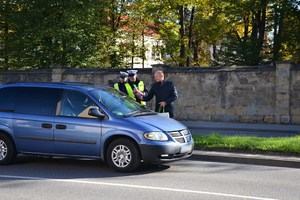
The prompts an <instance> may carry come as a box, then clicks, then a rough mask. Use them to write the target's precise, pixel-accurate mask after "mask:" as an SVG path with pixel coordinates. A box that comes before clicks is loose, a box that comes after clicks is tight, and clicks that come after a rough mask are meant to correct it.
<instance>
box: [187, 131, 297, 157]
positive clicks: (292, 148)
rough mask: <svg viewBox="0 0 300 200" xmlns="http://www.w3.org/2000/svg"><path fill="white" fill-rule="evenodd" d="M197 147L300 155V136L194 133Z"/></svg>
mask: <svg viewBox="0 0 300 200" xmlns="http://www.w3.org/2000/svg"><path fill="white" fill-rule="evenodd" d="M193 138H194V140H195V149H198V150H223V151H239V152H241V151H242V152H253V153H257V152H268V153H284V154H293V155H300V136H296V137H276V138H261V137H249V136H221V135H219V134H212V135H209V136H201V135H193Z"/></svg>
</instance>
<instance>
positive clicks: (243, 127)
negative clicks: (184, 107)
mask: <svg viewBox="0 0 300 200" xmlns="http://www.w3.org/2000/svg"><path fill="white" fill-rule="evenodd" d="M180 122H181V123H183V124H184V125H185V126H187V127H188V128H189V129H190V131H191V132H192V133H193V134H202V135H209V134H212V133H218V134H220V135H248V136H250V135H251V136H258V137H286V136H296V135H300V125H286V124H249V123H233V122H209V121H180Z"/></svg>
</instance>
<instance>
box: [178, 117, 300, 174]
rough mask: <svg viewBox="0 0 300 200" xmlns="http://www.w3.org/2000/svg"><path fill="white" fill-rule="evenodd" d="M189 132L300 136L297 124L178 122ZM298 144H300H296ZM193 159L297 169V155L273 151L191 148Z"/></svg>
mask: <svg viewBox="0 0 300 200" xmlns="http://www.w3.org/2000/svg"><path fill="white" fill-rule="evenodd" d="M181 123H183V124H184V125H186V126H187V127H188V128H189V129H190V131H191V132H192V134H203V135H209V134H212V133H218V134H220V135H251V136H258V137H290V136H297V135H299V136H300V125H282V124H248V123H232V122H207V121H181ZM299 145H300V144H299ZM190 159H192V160H199V161H214V162H228V163H241V164H253V165H267V166H278V167H292V168H300V157H297V156H288V155H272V154H248V153H234V152H218V151H202V150H194V152H193V155H192V156H191V157H190Z"/></svg>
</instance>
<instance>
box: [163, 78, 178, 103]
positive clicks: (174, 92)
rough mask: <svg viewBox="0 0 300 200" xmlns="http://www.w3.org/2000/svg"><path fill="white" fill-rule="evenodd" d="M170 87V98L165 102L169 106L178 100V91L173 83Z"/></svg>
mask: <svg viewBox="0 0 300 200" xmlns="http://www.w3.org/2000/svg"><path fill="white" fill-rule="evenodd" d="M170 87H171V88H170V90H171V93H170V96H169V97H168V98H167V99H166V100H165V102H166V103H167V104H171V103H173V102H174V101H175V100H176V99H177V98H178V93H177V89H176V87H175V85H174V84H173V83H172V82H171V86H170Z"/></svg>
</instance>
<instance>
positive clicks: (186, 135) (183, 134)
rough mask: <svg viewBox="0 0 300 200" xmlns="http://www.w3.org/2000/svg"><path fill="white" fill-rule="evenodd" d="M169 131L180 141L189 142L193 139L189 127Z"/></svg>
mask: <svg viewBox="0 0 300 200" xmlns="http://www.w3.org/2000/svg"><path fill="white" fill-rule="evenodd" d="M168 133H169V134H170V135H171V136H172V138H173V139H174V140H176V141H177V142H179V143H188V142H190V141H191V139H192V136H191V133H190V132H189V131H188V130H187V129H184V130H181V131H170V132H168Z"/></svg>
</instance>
